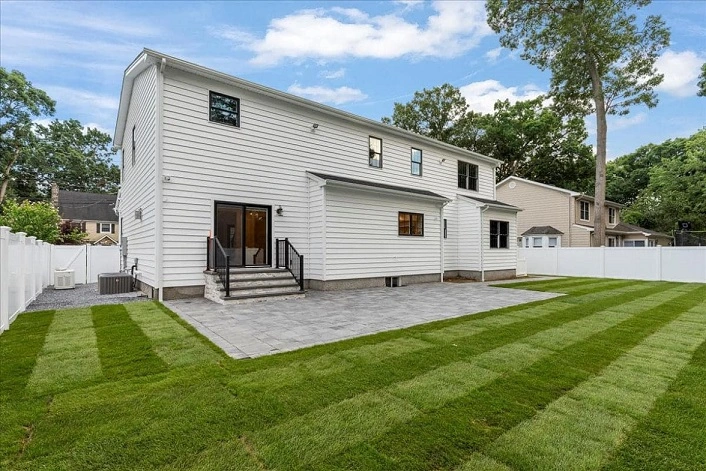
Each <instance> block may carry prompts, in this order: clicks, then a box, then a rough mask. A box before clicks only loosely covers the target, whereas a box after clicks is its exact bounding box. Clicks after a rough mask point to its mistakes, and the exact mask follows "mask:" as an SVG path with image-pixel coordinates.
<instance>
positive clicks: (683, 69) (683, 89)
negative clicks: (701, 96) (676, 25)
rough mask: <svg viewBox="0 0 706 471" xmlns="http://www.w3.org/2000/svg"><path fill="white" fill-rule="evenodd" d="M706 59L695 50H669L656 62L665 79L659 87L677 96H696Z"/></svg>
mask: <svg viewBox="0 0 706 471" xmlns="http://www.w3.org/2000/svg"><path fill="white" fill-rule="evenodd" d="M704 61H706V58H703V57H700V56H699V55H698V54H696V53H695V52H694V51H684V52H674V51H672V50H668V51H667V52H665V53H664V54H662V55H661V56H660V57H659V59H657V63H656V64H655V65H656V67H657V70H658V71H659V72H660V73H662V74H664V81H662V83H661V84H660V85H659V86H658V87H657V89H658V90H660V91H663V92H665V93H669V94H670V95H674V96H677V97H689V96H695V95H696V92H697V86H696V81H697V78H698V76H699V72H700V70H701V64H703V63H704Z"/></svg>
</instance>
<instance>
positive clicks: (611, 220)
mask: <svg viewBox="0 0 706 471" xmlns="http://www.w3.org/2000/svg"><path fill="white" fill-rule="evenodd" d="M608 224H615V208H608Z"/></svg>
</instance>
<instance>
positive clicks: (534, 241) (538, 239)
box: [532, 236, 544, 249]
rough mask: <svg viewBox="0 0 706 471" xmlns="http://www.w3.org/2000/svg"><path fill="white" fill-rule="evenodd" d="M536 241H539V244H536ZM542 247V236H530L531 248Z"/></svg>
mask: <svg viewBox="0 0 706 471" xmlns="http://www.w3.org/2000/svg"><path fill="white" fill-rule="evenodd" d="M537 241H539V245H537ZM543 247H544V237H536V236H535V237H532V248H533V249H541V248H543Z"/></svg>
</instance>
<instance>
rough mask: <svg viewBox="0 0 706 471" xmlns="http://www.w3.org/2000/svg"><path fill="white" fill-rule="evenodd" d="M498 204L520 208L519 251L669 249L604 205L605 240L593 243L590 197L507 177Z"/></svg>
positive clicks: (665, 240) (665, 239)
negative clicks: (572, 248) (538, 248)
mask: <svg viewBox="0 0 706 471" xmlns="http://www.w3.org/2000/svg"><path fill="white" fill-rule="evenodd" d="M496 195H497V199H498V201H502V202H503V203H507V204H511V205H513V206H517V207H518V208H521V209H522V211H521V212H519V213H518V214H517V233H518V234H519V235H518V238H517V243H518V245H521V246H522V247H527V248H532V247H556V246H560V247H591V246H592V245H593V246H596V245H605V246H606V247H653V246H657V245H671V244H672V237H671V236H669V235H667V234H662V233H659V232H655V231H652V230H649V229H645V228H643V227H638V226H634V225H632V224H626V223H624V222H621V221H620V210H621V209H622V207H623V206H622V205H621V204H619V203H615V202H613V201H606V204H605V206H606V221H607V223H606V239H605V241H604V242H603V244H596V243H595V242H594V241H593V240H592V239H593V216H594V215H593V211H594V199H593V197H592V196H588V195H585V194H583V193H578V192H576V191H571V190H566V189H564V188H559V187H556V186H551V185H546V184H544V183H538V182H535V181H532V180H526V179H524V178H519V177H514V176H513V177H508V178H506V179H505V180H503V181H501V182H500V183H498V184H497V185H496Z"/></svg>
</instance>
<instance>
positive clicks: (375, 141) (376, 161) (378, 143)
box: [368, 136, 382, 168]
mask: <svg viewBox="0 0 706 471" xmlns="http://www.w3.org/2000/svg"><path fill="white" fill-rule="evenodd" d="M368 142H369V145H368V165H370V166H371V167H377V168H382V139H380V138H379V137H373V136H370V137H369V138H368Z"/></svg>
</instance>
